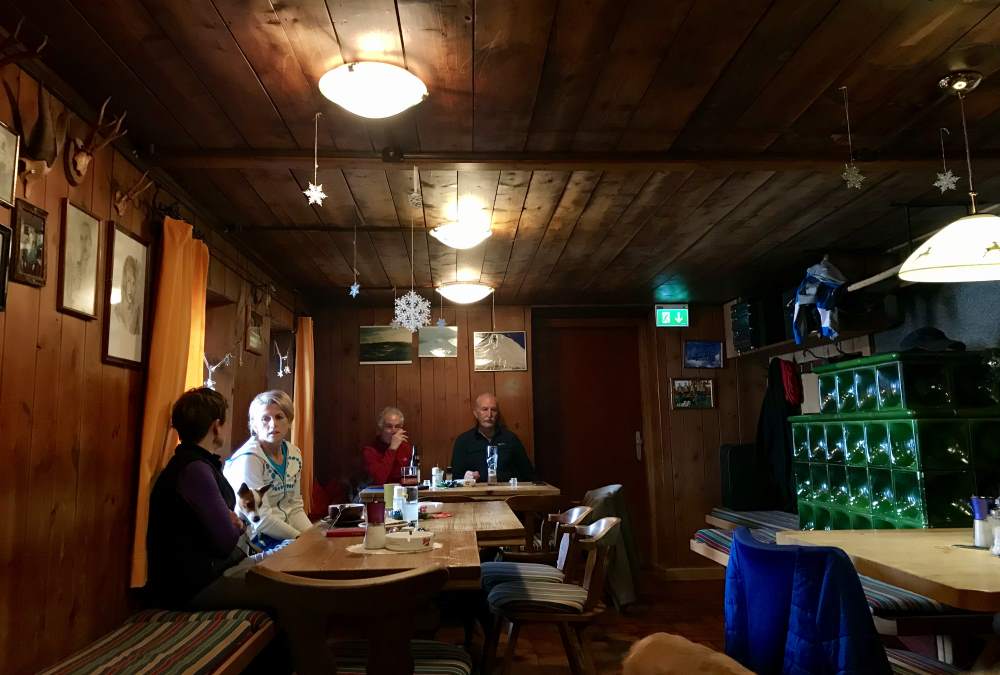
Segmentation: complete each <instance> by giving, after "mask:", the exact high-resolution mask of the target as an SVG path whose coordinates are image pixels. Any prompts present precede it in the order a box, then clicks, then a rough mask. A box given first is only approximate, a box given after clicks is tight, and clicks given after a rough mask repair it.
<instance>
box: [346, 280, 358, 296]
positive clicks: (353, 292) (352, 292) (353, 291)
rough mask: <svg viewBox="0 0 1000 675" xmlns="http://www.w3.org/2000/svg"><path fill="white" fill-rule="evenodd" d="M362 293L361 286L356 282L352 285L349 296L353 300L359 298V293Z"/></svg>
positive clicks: (348, 292)
mask: <svg viewBox="0 0 1000 675" xmlns="http://www.w3.org/2000/svg"><path fill="white" fill-rule="evenodd" d="M360 292H361V284H359V283H358V282H357V281H355V282H354V283H353V284H351V289H350V290H349V291H347V294H348V295H350V296H351V297H352V298H356V297H358V293H360Z"/></svg>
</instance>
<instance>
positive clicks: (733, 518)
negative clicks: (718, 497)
mask: <svg viewBox="0 0 1000 675" xmlns="http://www.w3.org/2000/svg"><path fill="white" fill-rule="evenodd" d="M708 518H709V519H714V520H716V521H719V522H718V523H713V524H715V525H716V526H717V527H722V529H734V528H736V527H740V526H743V527H749V528H751V529H755V528H759V529H765V530H771V531H778V530H797V529H799V517H798V515H797V514H794V513H787V512H785V511H734V510H732V509H726V508H723V507H721V506H717V507H715V508H714V509H712V511H711V512H710V513H709V514H708ZM710 522H711V520H710ZM727 523H732V527H728V526H726V524H727Z"/></svg>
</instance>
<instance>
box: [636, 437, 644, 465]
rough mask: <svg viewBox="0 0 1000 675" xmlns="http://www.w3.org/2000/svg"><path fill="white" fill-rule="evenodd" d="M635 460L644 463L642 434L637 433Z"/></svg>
mask: <svg viewBox="0 0 1000 675" xmlns="http://www.w3.org/2000/svg"><path fill="white" fill-rule="evenodd" d="M635 459H636V461H639V462H641V461H642V432H641V431H637V432H635Z"/></svg>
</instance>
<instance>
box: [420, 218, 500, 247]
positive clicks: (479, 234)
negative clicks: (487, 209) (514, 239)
mask: <svg viewBox="0 0 1000 675" xmlns="http://www.w3.org/2000/svg"><path fill="white" fill-rule="evenodd" d="M491 234H493V230H492V229H491V228H490V225H489V223H445V224H444V225H441V226H439V227H435V228H434V229H433V230H431V236H432V237H434V238H435V239H437V240H438V241H440V242H441V243H442V244H444V245H445V246H450V247H451V248H461V249H466V248H472V247H473V246H478V245H479V244H481V243H482V242H484V241H486V240H487V239H489V238H490V235H491Z"/></svg>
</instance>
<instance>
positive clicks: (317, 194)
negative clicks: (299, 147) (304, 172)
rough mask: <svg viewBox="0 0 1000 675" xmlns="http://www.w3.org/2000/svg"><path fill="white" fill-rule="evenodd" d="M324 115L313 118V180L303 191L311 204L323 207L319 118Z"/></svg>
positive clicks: (324, 197)
mask: <svg viewBox="0 0 1000 675" xmlns="http://www.w3.org/2000/svg"><path fill="white" fill-rule="evenodd" d="M322 114H323V113H316V115H315V116H314V117H313V123H314V125H315V126H314V128H313V179H312V180H311V181H309V187H308V189H305V190H303V191H302V194H304V195H305V196H306V197H307V198H308V199H309V203H310V204H318V205H320V206H323V200H324V199H326V193H325V192H323V184H322V183H320V182H319V116H320V115H322Z"/></svg>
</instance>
